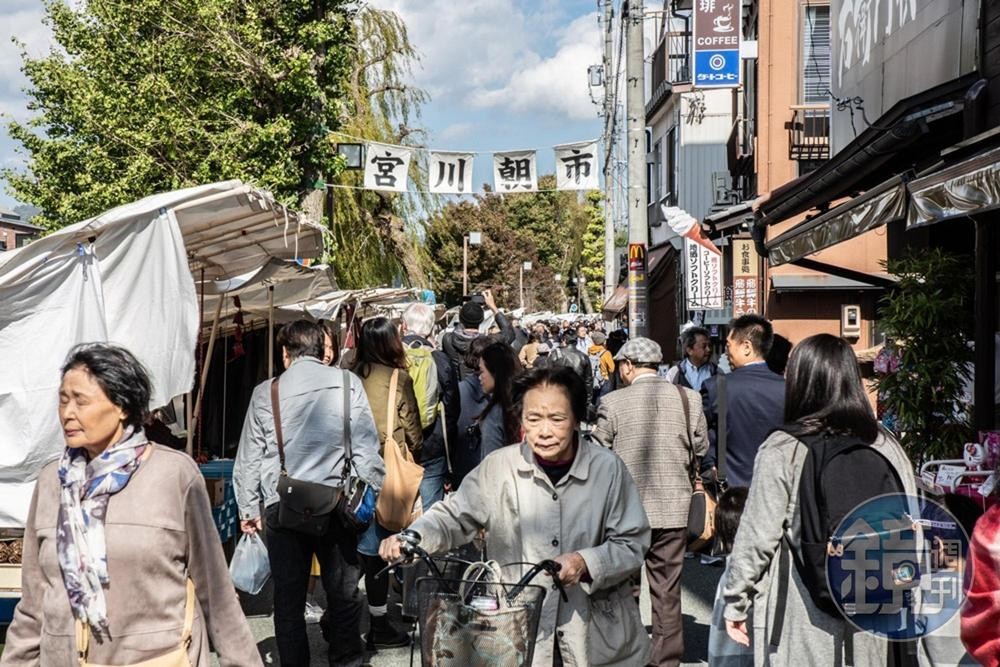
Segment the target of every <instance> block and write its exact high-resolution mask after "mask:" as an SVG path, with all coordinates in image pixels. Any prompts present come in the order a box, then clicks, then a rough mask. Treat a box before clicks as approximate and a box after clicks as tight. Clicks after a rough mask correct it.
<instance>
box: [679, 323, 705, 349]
mask: <svg viewBox="0 0 1000 667" xmlns="http://www.w3.org/2000/svg"><path fill="white" fill-rule="evenodd" d="M698 336H704V337H705V338H707V339H708V340H712V334H710V333H708V329H705V328H704V327H688V328H687V329H685V330H684V332H683V333H682V334H681V351H682V352H687V349H688V348H689V347H694V344H695V343H697V342H698Z"/></svg>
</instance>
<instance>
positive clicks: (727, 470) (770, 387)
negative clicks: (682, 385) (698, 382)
mask: <svg viewBox="0 0 1000 667" xmlns="http://www.w3.org/2000/svg"><path fill="white" fill-rule="evenodd" d="M773 341H774V329H773V328H772V327H771V323H770V322H768V321H767V320H766V319H764V318H763V317H761V316H759V315H743V316H742V317H738V318H736V319H734V320H733V321H732V322H730V323H729V337H728V338H727V339H726V355H727V356H728V357H729V365H730V366H731V367H732V369H733V371H732V372H731V373H729V374H728V375H722V374H719V375H716V376H713V377H711V378H709V379H707V380H705V382H704V383H703V384H702V388H701V395H702V402H703V406H704V410H705V417H706V418H707V419H708V438H709V443H710V448H709V451H708V455H707V456H706V457H705V458H704V460H703V462H702V469H703V470H706V471H707V470H713V471H715V469H716V467H717V466H718V464H719V461H718V455H717V450H718V449H721V448H720V447H719V437H720V434H721V432H722V422H723V421H724V422H725V435H724V436H722V437H723V438H724V445H725V447H724V449H725V452H726V460H725V465H724V467H723V470H720V471H718V472H719V473H721V476H724V477H725V479H726V481H727V482H728V484H729V486H750V478H751V477H752V476H753V462H754V458H755V457H756V456H757V449H758V448H759V447H760V446H761V443H763V442H764V440H765V439H766V438H767V435H768V433H770V432H771V431H772V430H773V429H775V428H777V427H778V426H781V425H782V424H783V423H784V422H785V378H784V377H782V376H781V375H778V374H777V373H775V372H773V371H772V370H770V369H769V368H768V367H767V362H766V359H767V354H768V352H770V350H771V344H772V343H773ZM722 385H724V386H722ZM723 413H724V414H723ZM710 476H711V475H710Z"/></svg>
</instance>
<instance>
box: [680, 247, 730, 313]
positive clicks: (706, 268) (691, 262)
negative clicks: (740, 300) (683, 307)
mask: <svg viewBox="0 0 1000 667" xmlns="http://www.w3.org/2000/svg"><path fill="white" fill-rule="evenodd" d="M684 291H685V294H686V296H687V307H688V310H720V309H722V308H723V307H724V303H723V301H724V299H723V296H724V294H723V286H722V257H721V256H720V255H718V254H716V253H714V252H712V251H711V250H709V249H708V248H706V247H705V246H703V245H701V244H699V243H698V242H697V241H693V240H691V239H689V238H685V239H684Z"/></svg>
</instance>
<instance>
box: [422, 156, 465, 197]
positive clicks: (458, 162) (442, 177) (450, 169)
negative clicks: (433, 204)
mask: <svg viewBox="0 0 1000 667" xmlns="http://www.w3.org/2000/svg"><path fill="white" fill-rule="evenodd" d="M474 157H475V156H474V154H473V153H449V152H445V151H431V152H430V163H429V169H430V171H428V172H427V178H428V180H429V181H430V188H431V193H432V194H436V195H460V194H465V193H467V192H471V191H472V187H471V185H472V160H473V158H474Z"/></svg>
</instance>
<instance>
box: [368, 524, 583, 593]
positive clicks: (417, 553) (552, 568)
mask: <svg viewBox="0 0 1000 667" xmlns="http://www.w3.org/2000/svg"><path fill="white" fill-rule="evenodd" d="M400 551H402V552H403V558H402V559H401V560H398V561H396V562H394V563H389V565H387V566H386V567H385V568H384V569H383V570H382V571H381V572H379V573H378V574H377V575H376V576H377V577H380V576H382V574H384V573H385V572H389V571H391V570H392V569H393V568H395V567H396V566H397V565H403V564H406V563H411V562H413V560H414V558H419V559H420V560H422V561H423V562H424V563H426V564H427V567H428V568H429V569H430V571H431V574H432V575H433V576H434V577H435V578H436V579H444V575H442V574H441V569H440V568H439V567H438V566H437V563H436V562H435V560H434V558H431V555H430V554H429V553H427V552H426V551H425V550H424V549H423V548H422V547H421V546H420V545H419V544H416V543H415V542H413V541H410V540H406V539H402V540H400ZM439 559H440V560H443V561H444V562H450V563H465V564H469V565H471V563H467V562H466V561H464V560H462V559H460V558H451V557H448V556H444V557H439ZM511 564H512V565H531V569H530V570H528V571H527V572H526V573H525V574H524V576H522V577H521V578H520V579H519V580H518V582H517V583H516V584H514V585H513V586H512V587H511V589H510V592H509V593H508V594H507V597H508V599H512V598H515V597H517V596H518V595H520V593H521V591H523V590H524V589H525V587H527V586H528V584H530V583H531V580H532V579H534V578H535V577H536V576H538V574H539V573H541V572H546V573H547V574H548V575H549V576H551V577H552V581H553V583H554V584H555V586H556V589H557V590H558V591H559V596H560V597H561V598H562V600H563V602H569V597H568V596H567V595H566V589H565V587H564V586H563V583H562V581H560V580H559V570H561V569H562V566H561V565H560V564H559V563H557V562H555V561H554V560H548V559H546V560H543V561H541V562H540V563H533V564H531V563H511Z"/></svg>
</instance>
